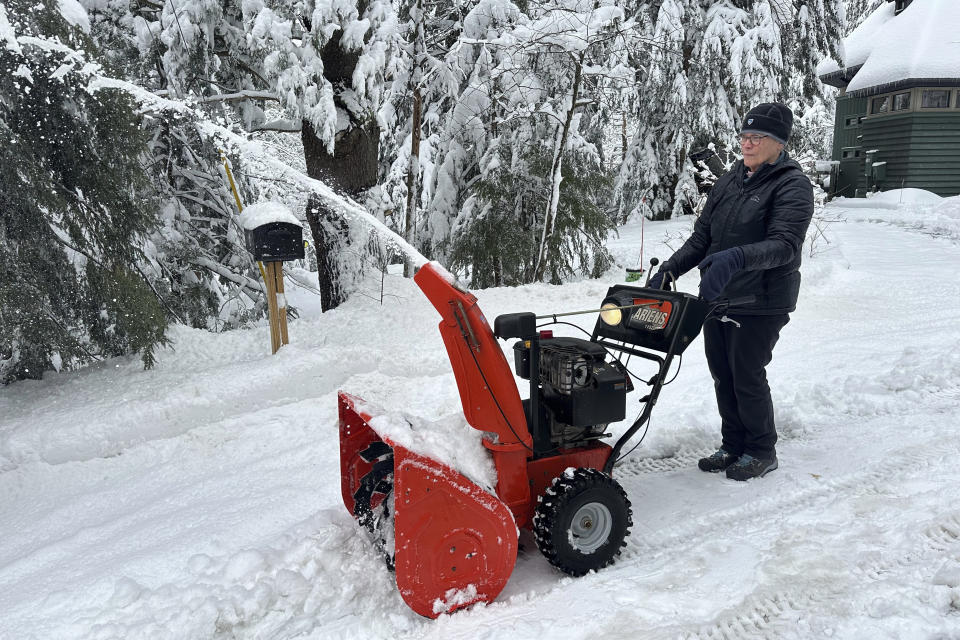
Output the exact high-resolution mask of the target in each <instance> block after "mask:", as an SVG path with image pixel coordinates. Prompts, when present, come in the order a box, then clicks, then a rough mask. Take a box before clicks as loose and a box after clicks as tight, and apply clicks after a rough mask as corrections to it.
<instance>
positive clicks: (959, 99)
mask: <svg viewBox="0 0 960 640" xmlns="http://www.w3.org/2000/svg"><path fill="white" fill-rule="evenodd" d="M924 91H948V92H949V93H950V102H949V104H950V105H952V106H947V107H923V106H921V105H922V104H923V92H924ZM905 93H909V94H910V106H909V107H908V108H906V109H899V110H896V111H894V109H893V106H894V99H895V98H894V97H895V96H898V95H903V94H905ZM883 99H886V101H887V102H886V104H887V109H886V110H885V111H874V108H875V106H876V101H878V100H883ZM957 110H960V87H931V86H926V87H914V88H912V89H906V90H904V89H901V90H899V91H886V92H884V93H880V94H877V95H875V96H870V97H869V98H868V101H867V115H866V118H868V119H872V118H884V117H887V116H893V115H902V114H904V113H918V112H922V113H938V112H951V113H955V112H956V111H957Z"/></svg>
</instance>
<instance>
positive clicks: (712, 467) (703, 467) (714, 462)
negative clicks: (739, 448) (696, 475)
mask: <svg viewBox="0 0 960 640" xmlns="http://www.w3.org/2000/svg"><path fill="white" fill-rule="evenodd" d="M739 457H740V456H735V455H733V454H732V453H727V452H726V451H724V450H723V449H717V450H716V451H714V452H713V454H711V455H709V456H707V457H706V458H700V461H699V462H697V466H698V467H700V471H709V472H710V473H717V472H718V471H723V470H724V469H726V468H727V467H729V466H730V465H732V464H733V463H734V462H736V461H737V458H739Z"/></svg>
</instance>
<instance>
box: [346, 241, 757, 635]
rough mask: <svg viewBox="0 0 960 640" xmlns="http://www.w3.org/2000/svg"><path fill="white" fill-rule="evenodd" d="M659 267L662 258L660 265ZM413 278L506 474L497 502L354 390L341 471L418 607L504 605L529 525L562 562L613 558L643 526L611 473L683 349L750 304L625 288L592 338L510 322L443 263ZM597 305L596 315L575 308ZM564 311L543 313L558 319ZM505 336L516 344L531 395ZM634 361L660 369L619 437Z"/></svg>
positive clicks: (351, 504) (580, 571)
mask: <svg viewBox="0 0 960 640" xmlns="http://www.w3.org/2000/svg"><path fill="white" fill-rule="evenodd" d="M651 262H652V263H653V264H656V261H655V260H654V261H651ZM414 281H415V282H416V283H417V285H418V286H419V287H420V289H421V290H422V291H423V293H424V294H425V295H426V296H427V298H428V299H429V300H430V302H431V303H432V304H433V306H434V307H435V308H436V309H437V311H438V312H439V313H440V316H441V317H442V320H441V322H440V334H441V336H442V337H443V342H444V345H445V346H446V349H447V355H448V356H449V358H450V364H451V366H452V367H453V372H454V375H455V377H456V381H457V386H458V388H459V391H460V400H461V403H462V405H463V412H464V414H465V416H466V419H467V422H468V423H469V424H470V426H472V427H473V428H475V429H477V430H479V431H481V432H483V440H482V441H483V446H484V447H485V448H486V449H487V450H488V451H489V453H490V455H491V456H492V458H493V462H494V465H495V467H496V472H497V484H496V495H493V494H491V493H489V492H487V491H485V490H484V489H483V488H481V487H480V486H478V485H477V484H475V483H474V482H472V481H471V480H469V479H468V478H466V477H465V476H464V475H462V474H461V473H460V472H458V471H457V470H455V469H453V468H451V467H450V466H447V465H445V464H442V463H440V462H438V461H436V460H433V459H431V458H429V457H427V456H424V455H421V454H418V453H416V452H414V451H411V450H410V449H409V448H407V447H404V446H402V445H401V444H399V443H398V442H396V441H394V440H393V439H391V438H390V437H389V435H387V434H378V433H377V431H376V430H375V429H373V428H372V427H371V426H370V423H371V421H373V418H372V416H371V415H370V414H369V413H368V410H367V409H366V408H365V406H364V403H363V401H362V400H361V399H360V398H357V397H355V396H351V395H348V394H346V393H343V392H340V394H339V416H340V471H341V489H342V493H343V501H344V504H345V505H346V507H347V509H348V510H349V511H350V512H351V513H352V514H353V515H354V516H355V517H356V518H357V519H358V520H359V521H360V523H361V524H363V525H364V526H366V527H367V528H368V529H370V530H371V531H372V532H373V534H374V539H375V541H376V542H377V545H378V546H379V547H380V548H381V550H382V551H383V553H384V555H385V556H386V558H387V563H388V566H390V567H391V568H393V569H394V570H395V573H396V581H397V587H398V588H399V590H400V594H401V596H402V597H403V599H404V601H405V602H406V603H407V604H408V605H409V606H410V608H412V609H413V610H414V611H416V612H417V613H419V614H421V615H423V616H427V617H431V618H436V617H437V616H439V615H440V614H441V613H445V612H450V611H453V610H455V609H458V608H461V607H465V606H468V605H471V604H473V603H475V602H489V601H492V600H493V599H494V598H496V597H497V595H498V594H499V593H500V591H501V590H502V589H503V587H504V586H505V585H506V583H507V580H508V579H509V577H510V574H511V572H512V571H513V567H514V564H515V562H516V557H517V539H518V533H519V529H518V527H520V528H525V529H529V530H532V532H533V534H534V538H535V540H536V544H537V547H538V548H539V549H540V551H541V552H542V553H543V555H544V556H546V558H547V560H548V561H549V562H550V563H551V564H552V565H554V566H555V567H557V568H558V569H560V570H561V571H563V572H565V573H567V574H569V575H572V576H582V575H584V574H586V573H587V572H589V571H591V570H599V569H601V568H603V567H606V566H607V565H609V564H611V563H612V562H613V561H614V560H615V559H616V557H617V556H618V555H619V554H620V549H621V547H623V546H624V545H625V544H626V542H625V539H626V536H627V535H628V533H629V530H630V527H631V526H632V524H633V523H632V512H631V508H630V501H629V500H628V499H627V495H626V493H625V492H624V490H623V488H622V487H621V486H620V485H619V483H617V481H616V480H614V479H613V469H614V463H615V462H616V461H617V460H618V458H619V457H620V455H621V451H622V450H623V448H624V445H626V444H627V442H629V441H630V439H631V438H632V437H633V436H634V435H635V434H636V433H637V432H638V430H639V429H641V428H642V427H643V426H644V425H645V424H646V423H647V422H648V420H649V419H650V413H651V411H652V410H653V407H654V405H655V404H656V402H657V397H658V396H659V394H660V390H661V388H662V387H663V385H664V382H665V381H664V378H665V376H666V374H667V372H668V370H669V369H670V364H671V362H672V360H673V358H674V357H675V356H678V355H679V354H681V353H682V352H683V351H684V349H686V348H687V347H688V346H689V345H690V343H691V342H692V341H693V340H694V338H696V336H697V334H699V332H700V329H701V328H702V326H703V322H704V321H705V319H706V318H707V317H709V316H710V315H712V314H719V313H721V312H722V311H723V309H724V308H725V307H726V306H729V305H730V304H736V303H738V302H740V301H724V302H720V303H709V302H707V301H705V300H703V299H702V298H698V297H696V296H692V295H689V294H686V293H681V292H676V291H670V290H659V289H649V288H643V287H636V286H630V285H614V286H613V287H611V288H610V289H609V290H608V292H607V296H606V298H604V300H603V301H602V303H601V308H600V309H594V310H592V311H591V312H592V313H598V314H599V317H598V319H597V322H596V326H595V328H594V330H593V334H592V335H591V336H590V338H589V339H582V338H574V337H552V333H550V332H549V331H541V329H540V327H538V326H537V320H538V319H542V318H538V317H537V316H535V315H534V314H533V313H510V314H505V315H501V316H498V317H497V318H496V320H495V321H494V326H493V329H492V330H491V328H490V325H489V324H488V323H487V320H486V318H485V317H484V315H483V313H482V312H481V311H480V308H479V306H478V305H477V299H476V298H475V297H474V296H473V295H472V294H470V293H469V292H467V291H465V290H464V289H462V288H461V287H460V286H458V285H457V283H456V281H455V279H454V278H453V276H452V275H450V274H449V273H447V272H446V271H445V270H444V269H443V268H442V267H440V266H439V265H438V264H436V263H428V264H425V265H423V266H422V267H421V268H420V270H419V271H418V272H417V275H416V276H415V277H414ZM573 313H588V312H573ZM561 315H570V314H556V315H550V316H544V318H549V319H553V321H554V322H556V318H557V317H558V316H561ZM497 338H500V339H503V340H507V339H518V341H517V342H516V343H515V344H514V345H513V354H514V367H515V370H516V373H517V375H518V376H519V377H520V378H522V379H525V380H529V382H530V391H529V398H528V399H526V400H522V399H521V397H520V393H519V391H518V389H517V385H516V383H515V381H514V376H513V373H512V372H511V370H510V366H509V364H508V362H507V359H506V357H505V356H504V353H503V350H502V349H501V347H500V344H499V343H498V342H497ZM630 357H638V358H642V359H644V360H647V361H650V362H652V363H654V365H656V369H657V370H656V373H654V374H653V375H652V377H651V378H650V379H648V380H645V381H641V382H644V383H645V384H646V385H647V386H648V387H649V389H648V390H647V391H646V393H645V395H644V396H643V397H642V398H641V399H640V402H641V405H642V411H641V412H640V415H639V417H638V418H637V419H636V420H635V421H634V422H633V424H632V425H631V426H630V427H629V428H628V429H627V430H626V432H624V433H623V435H622V436H621V437H620V438H619V439H618V440H617V441H616V442H615V443H614V444H613V446H611V445H609V444H607V443H606V442H604V441H603V439H604V438H606V437H609V436H610V434H608V433H606V429H607V426H608V425H609V424H610V423H614V422H618V421H621V420H623V419H624V418H625V416H626V398H627V393H628V392H630V391H632V390H633V385H634V379H635V376H631V375H630V373H628V371H627V365H628V364H629V358H630Z"/></svg>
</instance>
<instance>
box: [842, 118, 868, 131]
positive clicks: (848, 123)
mask: <svg viewBox="0 0 960 640" xmlns="http://www.w3.org/2000/svg"><path fill="white" fill-rule="evenodd" d="M862 122H863V116H850V117H849V118H847V119H846V120H844V123H843V126H844V128H845V129H855V128H856V127H859V126H860V123H862Z"/></svg>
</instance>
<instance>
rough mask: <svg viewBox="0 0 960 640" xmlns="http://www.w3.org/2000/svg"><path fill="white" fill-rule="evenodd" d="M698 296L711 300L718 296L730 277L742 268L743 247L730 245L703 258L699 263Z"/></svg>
mask: <svg viewBox="0 0 960 640" xmlns="http://www.w3.org/2000/svg"><path fill="white" fill-rule="evenodd" d="M697 266H698V267H699V269H700V296H701V297H703V298H704V299H706V300H710V301H711V302H712V301H714V300H716V299H717V298H719V297H720V293H721V292H722V291H723V288H724V287H726V286H727V283H729V282H730V279H731V278H733V276H734V275H736V273H737V272H738V271H740V270H741V269H743V249H741V248H740V247H732V248H730V249H724V250H723V251H718V252H717V253H714V254H712V255H709V256H707V257H706V258H704V259H703V260H702V261H701V262H700V264H699V265H697Z"/></svg>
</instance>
